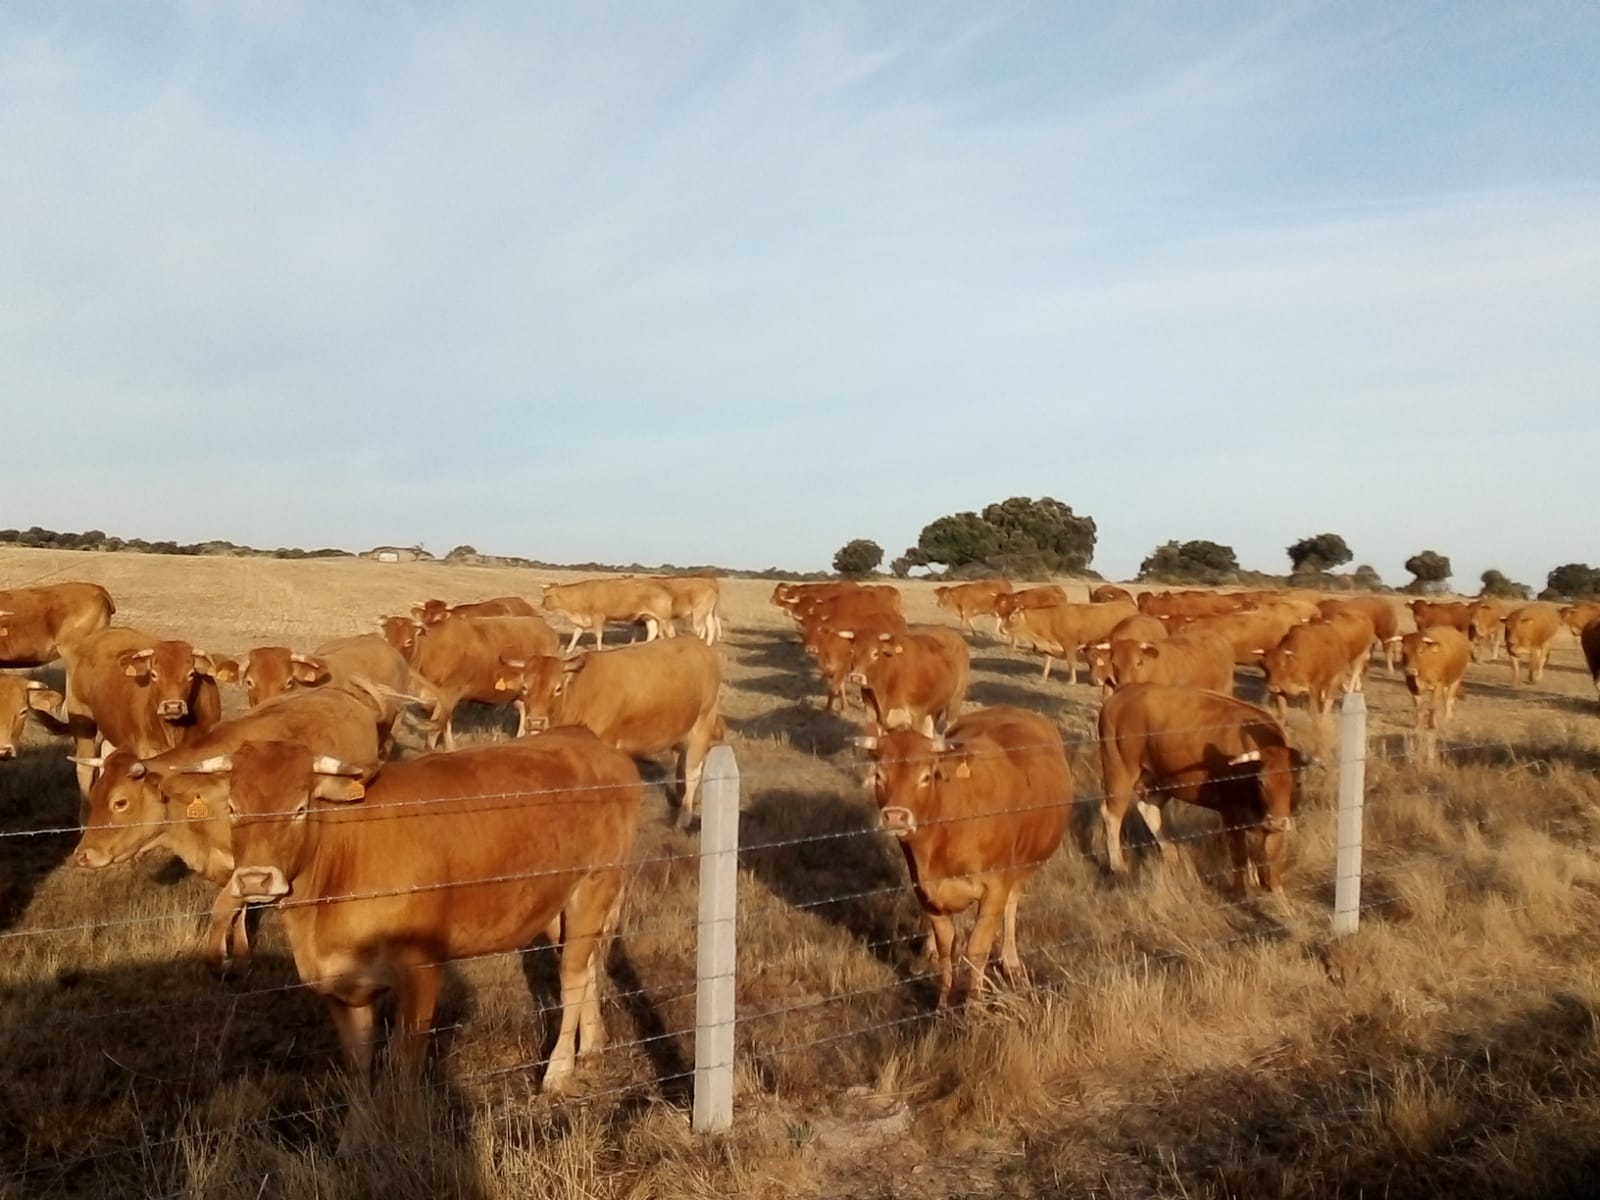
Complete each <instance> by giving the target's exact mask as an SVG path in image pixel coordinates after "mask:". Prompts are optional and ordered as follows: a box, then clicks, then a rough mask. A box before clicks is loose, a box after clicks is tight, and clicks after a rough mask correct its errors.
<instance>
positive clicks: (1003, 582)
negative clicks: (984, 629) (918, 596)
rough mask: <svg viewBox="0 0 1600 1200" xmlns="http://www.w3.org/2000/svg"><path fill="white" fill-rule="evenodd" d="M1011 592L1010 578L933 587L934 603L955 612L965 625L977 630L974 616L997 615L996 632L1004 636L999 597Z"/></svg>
mask: <svg viewBox="0 0 1600 1200" xmlns="http://www.w3.org/2000/svg"><path fill="white" fill-rule="evenodd" d="M1010 591H1011V581H1010V580H1009V579H982V580H977V581H975V582H973V583H952V584H947V585H945V586H943V587H936V588H934V589H933V602H934V603H935V604H936V605H938V606H939V607H940V608H942V609H945V610H946V611H947V612H953V613H955V615H956V619H957V620H959V621H960V622H961V627H962V628H963V629H965V630H966V631H967V632H968V633H976V632H977V627H976V626H975V625H974V624H973V620H972V618H974V617H982V616H992V617H994V633H995V636H996V637H999V636H1000V614H999V612H998V611H997V610H996V609H995V600H996V599H997V598H998V597H1000V596H1002V595H1006V594H1008V593H1009V592H1010Z"/></svg>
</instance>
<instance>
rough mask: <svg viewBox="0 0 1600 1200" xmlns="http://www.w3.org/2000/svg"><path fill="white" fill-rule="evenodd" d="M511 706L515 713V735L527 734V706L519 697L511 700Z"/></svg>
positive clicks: (522, 735)
mask: <svg viewBox="0 0 1600 1200" xmlns="http://www.w3.org/2000/svg"><path fill="white" fill-rule="evenodd" d="M511 707H512V708H514V709H515V710H516V713H517V736H518V737H526V736H527V735H528V706H527V705H526V704H524V703H523V702H522V700H521V698H520V697H519V698H518V699H516V700H513V701H512V702H511Z"/></svg>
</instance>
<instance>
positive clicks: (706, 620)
mask: <svg viewBox="0 0 1600 1200" xmlns="http://www.w3.org/2000/svg"><path fill="white" fill-rule="evenodd" d="M650 581H651V582H652V583H659V584H660V585H661V586H662V587H664V588H666V589H667V593H668V594H669V595H670V596H671V597H672V619H673V620H675V621H679V620H682V621H688V622H689V628H690V629H692V630H693V631H694V635H695V637H697V638H699V639H700V640H701V641H702V642H704V643H705V644H706V645H708V646H712V645H715V644H716V643H717V642H718V641H719V640H720V639H721V638H722V585H721V584H720V583H718V582H717V581H716V579H714V578H713V577H712V576H710V575H652V576H651V577H650Z"/></svg>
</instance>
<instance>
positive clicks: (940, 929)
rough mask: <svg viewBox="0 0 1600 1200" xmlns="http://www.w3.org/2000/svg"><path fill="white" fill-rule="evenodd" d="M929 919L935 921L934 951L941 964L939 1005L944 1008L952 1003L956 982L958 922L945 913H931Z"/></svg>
mask: <svg viewBox="0 0 1600 1200" xmlns="http://www.w3.org/2000/svg"><path fill="white" fill-rule="evenodd" d="M929 919H930V920H931V921H932V922H933V953H934V957H935V958H936V959H937V960H938V964H939V1001H938V1007H940V1008H944V1007H945V1006H946V1005H948V1004H949V1003H950V990H951V985H952V984H953V983H954V982H955V971H954V969H953V961H954V950H955V944H956V923H955V921H953V920H952V919H951V918H950V917H948V916H945V915H943V914H940V915H937V916H935V915H932V914H930V917H929Z"/></svg>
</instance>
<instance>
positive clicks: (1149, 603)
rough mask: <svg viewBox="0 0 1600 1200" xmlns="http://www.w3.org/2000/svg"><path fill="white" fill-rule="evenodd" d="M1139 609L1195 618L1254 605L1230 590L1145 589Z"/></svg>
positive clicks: (1167, 617)
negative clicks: (1155, 590) (1158, 590)
mask: <svg viewBox="0 0 1600 1200" xmlns="http://www.w3.org/2000/svg"><path fill="white" fill-rule="evenodd" d="M1138 605H1139V611H1140V612H1142V613H1145V614H1146V615H1148V616H1152V617H1160V618H1162V619H1163V620H1178V621H1180V622H1181V621H1183V620H1186V619H1193V618H1195V617H1220V616H1222V615H1223V614H1225V613H1231V612H1242V611H1244V610H1245V609H1246V608H1249V607H1250V606H1251V604H1250V601H1249V600H1248V599H1246V598H1243V597H1240V596H1237V595H1234V594H1231V593H1228V592H1208V591H1203V590H1198V589H1195V590H1189V591H1181V592H1144V593H1142V594H1141V595H1140V596H1139V600H1138Z"/></svg>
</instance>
